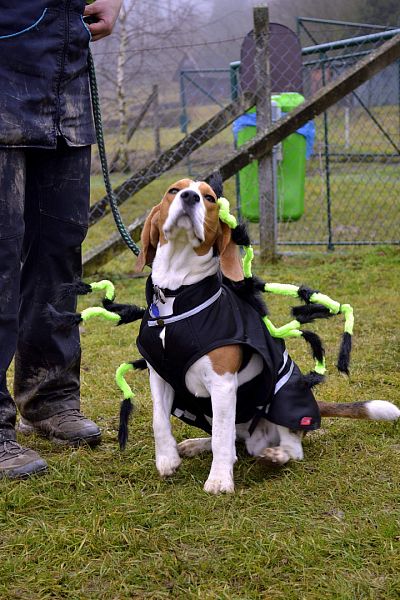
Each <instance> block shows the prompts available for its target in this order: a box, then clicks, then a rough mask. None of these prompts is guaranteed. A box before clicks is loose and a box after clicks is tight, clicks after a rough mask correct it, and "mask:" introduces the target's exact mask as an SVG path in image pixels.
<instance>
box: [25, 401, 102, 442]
mask: <svg viewBox="0 0 400 600" xmlns="http://www.w3.org/2000/svg"><path fill="white" fill-rule="evenodd" d="M18 431H20V432H21V433H24V434H30V433H37V434H38V435H42V436H44V437H46V438H48V439H49V440H51V441H52V442H56V443H58V444H68V445H69V446H80V445H82V444H88V445H89V446H96V445H97V444H99V443H100V439H101V431H100V429H99V427H98V426H97V425H96V423H93V421H90V419H87V418H86V417H85V416H84V415H83V414H82V413H81V412H79V410H77V409H76V408H70V409H68V410H64V411H63V412H61V413H58V414H56V415H53V416H52V417H49V418H48V419H43V420H42V421H34V422H33V421H28V420H27V419H25V418H21V420H20V422H19V426H18Z"/></svg>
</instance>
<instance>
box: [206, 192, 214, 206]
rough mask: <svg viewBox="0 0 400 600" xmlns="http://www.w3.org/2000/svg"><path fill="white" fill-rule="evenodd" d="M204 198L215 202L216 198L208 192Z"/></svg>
mask: <svg viewBox="0 0 400 600" xmlns="http://www.w3.org/2000/svg"><path fill="white" fill-rule="evenodd" d="M204 198H205V199H206V200H208V201H209V202H213V203H214V204H215V198H214V196H211V194H206V195H205V196H204Z"/></svg>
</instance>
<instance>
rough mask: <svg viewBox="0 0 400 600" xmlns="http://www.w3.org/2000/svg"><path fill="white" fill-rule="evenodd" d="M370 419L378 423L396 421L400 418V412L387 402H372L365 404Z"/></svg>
mask: <svg viewBox="0 0 400 600" xmlns="http://www.w3.org/2000/svg"><path fill="white" fill-rule="evenodd" d="M365 408H366V411H367V414H368V418H369V419H375V420H377V421H396V419H398V418H399V417H400V410H399V409H398V408H397V406H395V405H394V404H392V403H391V402H387V401H386V400H371V401H370V402H366V403H365Z"/></svg>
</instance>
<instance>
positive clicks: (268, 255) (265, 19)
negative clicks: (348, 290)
mask: <svg viewBox="0 0 400 600" xmlns="http://www.w3.org/2000/svg"><path fill="white" fill-rule="evenodd" d="M253 21H254V42H255V47H256V50H255V57H254V67H255V73H256V78H257V87H256V110H257V132H258V133H268V131H270V129H271V125H272V115H271V75H270V62H269V37H270V36H269V11H268V7H267V6H255V7H254V8H253ZM258 202H259V214H260V226H259V235H260V256H261V258H262V260H272V261H273V260H275V258H276V241H277V240H276V235H277V231H276V229H277V227H276V206H275V193H274V167H273V158H272V152H268V153H267V154H266V155H265V156H263V157H261V158H260V160H259V161H258Z"/></svg>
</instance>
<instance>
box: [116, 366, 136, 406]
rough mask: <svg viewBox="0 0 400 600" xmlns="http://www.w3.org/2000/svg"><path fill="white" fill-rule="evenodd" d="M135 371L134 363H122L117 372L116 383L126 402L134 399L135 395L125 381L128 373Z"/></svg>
mask: <svg viewBox="0 0 400 600" xmlns="http://www.w3.org/2000/svg"><path fill="white" fill-rule="evenodd" d="M133 369H134V367H133V365H132V363H122V364H121V365H120V366H119V367H118V369H117V370H116V372H115V381H116V384H117V386H118V387H119V389H120V390H121V392H122V394H123V396H124V400H128V399H130V398H133V397H134V395H135V394H134V393H133V392H132V389H131V387H130V385H129V384H128V383H127V381H126V379H125V375H126V373H128V371H133Z"/></svg>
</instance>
